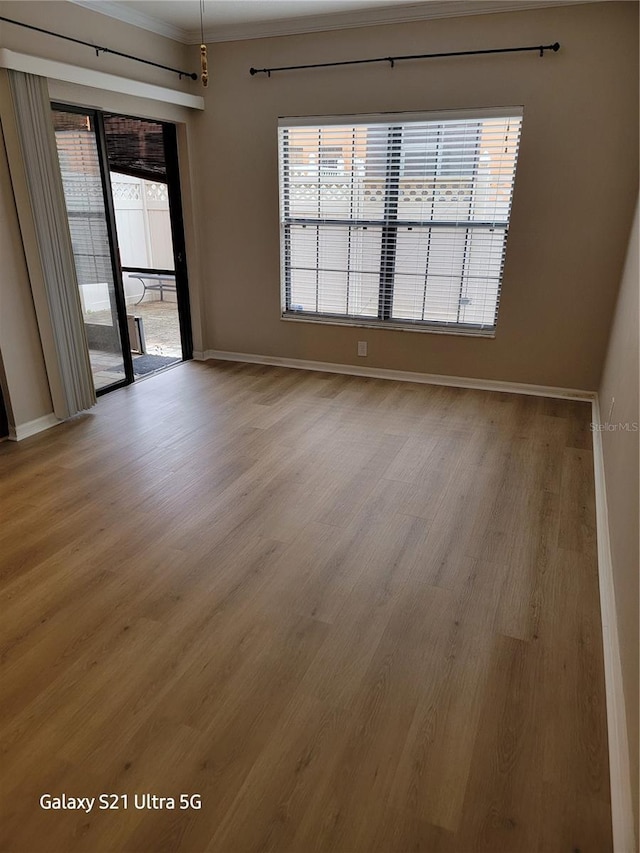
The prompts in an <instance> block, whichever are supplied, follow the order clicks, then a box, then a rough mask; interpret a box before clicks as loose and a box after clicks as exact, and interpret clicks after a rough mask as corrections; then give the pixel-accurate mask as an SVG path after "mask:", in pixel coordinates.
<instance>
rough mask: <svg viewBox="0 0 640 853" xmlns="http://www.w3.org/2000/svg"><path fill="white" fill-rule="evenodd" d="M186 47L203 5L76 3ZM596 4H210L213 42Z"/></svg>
mask: <svg viewBox="0 0 640 853" xmlns="http://www.w3.org/2000/svg"><path fill="white" fill-rule="evenodd" d="M72 2H75V3H78V4H79V5H81V6H85V7H87V8H90V9H93V10H94V11H96V12H100V13H102V14H103V15H108V16H109V17H112V18H118V19H119V20H121V21H126V22H127V23H130V24H134V25H135V26H138V27H142V28H143V29H146V30H150V31H151V32H154V33H158V34H159V35H164V36H168V37H169V38H172V39H175V40H176V41H180V42H183V43H184V44H198V43H199V42H200V2H199V0H72ZM581 2H582V3H584V2H595V0H418V2H416V0H205V2H204V32H205V40H206V41H208V42H215V41H231V40H234V39H246V38H262V37H265V36H277V35H292V34H294V33H304V32H315V31H319V30H333V29H344V28H349V27H357V26H363V25H367V24H383V23H400V22H404V21H418V20H424V19H426V18H446V17H456V16H459V15H477V14H486V13H490V12H501V11H510V10H523V9H531V8H538V7H541V6H566V5H570V4H573V3H581Z"/></svg>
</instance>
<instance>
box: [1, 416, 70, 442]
mask: <svg viewBox="0 0 640 853" xmlns="http://www.w3.org/2000/svg"><path fill="white" fill-rule="evenodd" d="M60 423H62V421H61V420H59V419H58V418H57V417H56V416H55V415H54V414H53V413H51V414H50V415H43V416H42V417H41V418H35V420H33V421H27V422H26V423H24V424H18V426H15V427H9V438H10V439H11V441H22V439H23V438H29V436H30V435H36V433H38V432H43V430H45V429H49V428H50V427H53V426H57V425H58V424H60Z"/></svg>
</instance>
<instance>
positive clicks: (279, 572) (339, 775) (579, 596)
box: [0, 363, 612, 853]
mask: <svg viewBox="0 0 640 853" xmlns="http://www.w3.org/2000/svg"><path fill="white" fill-rule="evenodd" d="M589 420H590V407H589V405H588V404H586V403H579V402H568V401H563V400H552V399H543V398H536V397H525V396H517V395H509V394H499V393H490V392H483V391H471V390H464V389H452V388H444V387H429V386H424V385H413V384H408V383H400V382H390V381H384V380H373V379H365V378H355V377H345V376H335V375H329V374H321V373H305V372H301V371H295V370H285V369H281V368H270V367H262V366H256V365H237V364H230V363H209V364H194V363H191V364H185V365H181V366H180V367H178V368H176V369H174V370H171V371H168V372H166V373H164V374H162V375H159V376H156V377H153V378H152V379H149V380H147V381H145V382H141V383H138V384H137V385H136V386H134V387H131V388H128V389H125V390H122V391H118V392H116V393H114V394H111V395H110V396H107V397H103V398H102V399H101V400H100V402H99V404H98V406H97V408H96V409H95V410H94V411H93V413H91V414H88V415H85V416H81V417H79V418H77V419H75V420H73V421H71V422H68V423H66V424H63V425H61V426H59V427H56V428H55V429H53V430H50V431H49V432H47V433H44V434H42V435H40V436H36V437H33V438H31V439H28V440H26V441H24V442H22V443H20V444H18V445H16V444H13V443H5V444H2V445H0V478H1V479H0V518H1V528H0V552H1V555H2V558H1V562H0V578H1V584H2V585H1V599H0V606H1V608H2V643H1V650H2V668H1V670H0V678H1V690H2V705H1V708H0V749H1V755H0V757H1V760H2V770H1V772H2V821H1V826H0V849H2V850H3V851H10V853H23V851H24V852H25V853H40V851H42V853H76V851H87V853H106V851H130V853H178V851H179V853H201V851H202V853H227V851H228V853H258V851H275V853H280V851H283V853H284V851H289V852H290V853H311V851H324V853H329V851H330V853H416V851H423V853H471V851H486V853H556V851H557V853H577V851H580V853H590V851H593V853H606V851H610V850H611V849H612V841H611V830H610V820H611V815H610V802H609V780H608V758H607V736H606V724H605V703H604V676H603V662H602V647H601V636H600V616H599V606H598V581H597V567H596V543H595V514H594V487H593V470H592V452H591V434H590V432H589ZM112 792H113V793H117V794H124V793H127V794H129V796H130V797H133V795H134V794H135V793H138V794H141V793H152V794H158V795H161V796H170V797H175V798H177V797H178V796H179V795H180V794H181V793H186V794H199V795H201V797H202V803H203V805H202V808H201V809H200V810H199V811H198V810H188V811H180V810H178V809H176V810H173V811H172V810H165V811H160V810H137V809H135V808H133V807H132V803H130V804H129V805H130V808H129V809H128V810H126V811H125V810H122V809H121V810H117V811H116V810H108V811H99V810H97V805H96V806H94V809H93V811H92V812H91V813H89V814H86V813H82V812H78V811H44V810H42V809H41V808H40V806H39V797H40V795H41V794H44V793H51V794H53V795H55V796H60V795H61V794H63V793H64V794H66V795H68V796H74V797H78V796H82V797H86V796H91V797H95V796H97V795H99V794H101V793H112Z"/></svg>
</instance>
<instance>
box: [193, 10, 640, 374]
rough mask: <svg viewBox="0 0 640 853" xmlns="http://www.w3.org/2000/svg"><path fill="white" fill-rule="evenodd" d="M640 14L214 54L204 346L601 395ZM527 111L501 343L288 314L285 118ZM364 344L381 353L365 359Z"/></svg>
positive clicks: (497, 23) (376, 32) (326, 38)
mask: <svg viewBox="0 0 640 853" xmlns="http://www.w3.org/2000/svg"><path fill="white" fill-rule="evenodd" d="M637 14H638V8H637V4H635V3H626V2H622V3H602V4H593V5H584V6H576V7H561V8H554V9H544V10H535V11H523V12H517V13H509V14H500V15H481V16H475V17H461V18H453V19H449V20H433V21H425V22H420V23H411V24H399V25H390V26H376V27H369V28H362V29H351V30H344V31H336V32H328V33H315V34H311V35H301V36H289V37H284V38H269V39H261V40H254V41H238V42H233V43H225V44H215V45H212V46H211V66H212V77H211V85H210V87H209V89H208V90H207V91H206V93H205V99H206V111H205V113H203V114H201V115H198V116H196V117H195V118H194V121H193V131H194V133H195V136H196V139H195V147H196V158H197V161H198V162H199V163H200V164H201V171H200V174H201V178H202V180H201V183H200V189H201V195H200V204H201V207H200V210H201V211H202V228H201V233H200V237H201V244H202V247H203V257H202V268H203V270H206V271H207V276H208V278H207V281H206V310H207V325H206V346H207V348H210V349H218V350H231V351H236V352H246V353H260V354H266V355H271V356H284V357H291V358H301V359H312V360H320V361H329V362H341V363H354V364H360V365H367V366H371V367H386V368H396V369H400V370H414V371H421V372H429V373H440V374H452V375H460V376H470V377H481V378H491V379H500V380H511V381H520V382H527V383H538V384H543V385H553V386H561V387H573V388H581V389H589V390H590V389H596V388H597V386H598V380H599V376H600V371H601V365H602V359H603V357H604V351H605V347H606V341H607V335H608V329H609V324H610V320H611V315H612V311H613V306H614V303H615V297H616V290H617V283H618V281H619V276H620V270H621V268H622V262H623V258H624V251H625V239H626V235H627V234H628V230H629V223H630V221H631V216H632V214H633V205H634V201H635V195H634V193H635V190H634V187H635V185H636V178H637V169H638V164H637V158H638V148H637V146H638V139H637V125H638V121H637V117H638V73H637V67H638V18H637ZM555 40H558V41H560V42H561V44H562V49H561V51H560V52H559V53H557V54H552V55H548V56H545V58H544V59H540V58H539V57H538V55H537V54H523V55H512V56H491V57H475V58H464V59H446V60H431V61H422V62H420V61H418V62H407V63H401V64H399V65H397V66H396V68H395V69H394V70H391V69H390V68H389V67H388V66H387V65H386V64H385V65H380V66H362V67H355V68H354V67H351V68H336V69H327V70H310V71H297V72H291V73H287V74H274V75H273V76H272V77H271V78H270V79H268V78H267V77H266V76H257V77H250V75H249V73H248V71H249V68H250V66H256V67H263V66H270V65H288V64H297V63H305V62H323V61H331V60H340V59H354V58H362V57H372V56H381V55H382V56H387V55H389V54H403V53H424V52H429V51H443V50H457V49H464V48H467V49H474V48H478V49H479V48H486V47H492V46H511V45H520V44H540V43H550V42H553V41H555ZM196 58H197V49H196V48H192V60H191V64H193V63H194V62H195V61H196ZM519 104H522V105H524V123H523V136H522V147H521V153H520V164H519V169H518V175H517V179H516V188H515V197H514V205H513V215H512V224H511V235H510V238H509V245H508V249H507V260H506V270H505V278H504V289H503V299H502V303H501V309H500V316H499V320H498V330H497V335H496V338H495V340H485V339H481V340H479V339H476V338H471V337H461V336H451V335H438V334H425V333H416V332H399V331H395V330H394V331H390V330H389V331H387V330H374V329H367V330H363V329H357V328H345V327H338V326H328V325H318V324H315V325H314V324H309V323H300V322H286V321H282V320H280V282H279V263H280V260H279V231H278V167H277V145H276V123H277V118H278V116H282V115H285V116H286V115H322V114H338V113H344V114H350V113H366V112H381V111H389V110H429V109H442V108H475V107H482V106H498V105H519ZM358 340H367V341H368V342H369V357H368V358H367V359H358V358H357V356H356V342H357V341H358Z"/></svg>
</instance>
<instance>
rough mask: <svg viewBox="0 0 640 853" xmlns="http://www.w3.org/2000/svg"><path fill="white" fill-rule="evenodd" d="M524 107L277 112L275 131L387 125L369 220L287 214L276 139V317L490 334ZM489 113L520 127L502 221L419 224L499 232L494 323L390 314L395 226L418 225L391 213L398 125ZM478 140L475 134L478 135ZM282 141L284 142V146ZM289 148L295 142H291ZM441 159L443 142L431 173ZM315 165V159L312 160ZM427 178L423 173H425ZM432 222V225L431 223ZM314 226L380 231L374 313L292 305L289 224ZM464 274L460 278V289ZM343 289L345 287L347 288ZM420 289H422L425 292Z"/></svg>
mask: <svg viewBox="0 0 640 853" xmlns="http://www.w3.org/2000/svg"><path fill="white" fill-rule="evenodd" d="M523 115H524V110H523V107H522V106H510V107H497V108H496V107H491V108H485V109H473V110H455V111H453V110H446V111H439V112H435V111H430V112H427V113H416V112H405V113H394V114H389V113H381V114H375V115H344V116H298V117H281V118H280V119H279V120H278V128H279V132H280V131H281V130H290V129H293V128H296V127H310V128H316V127H318V128H324V127H330V126H331V125H336V126H346V127H358V126H365V127H371V126H375V125H380V126H381V127H384V128H387V129H388V135H387V143H388V149H387V157H386V160H385V168H386V174H385V176H384V179H385V186H384V213H383V216H382V218H381V219H375V220H369V219H366V220H364V219H363V220H353V219H336V220H332V219H327V218H324V219H313V218H304V217H291V216H290V208H289V203H290V202H289V190H290V184H289V182H288V178H289V166H290V165H291V162H290V159H289V158H288V157H282V153H281V144H282V143H281V141H280V140H279V144H278V163H279V190H280V228H281V242H280V245H281V254H280V266H281V305H280V311H281V314H280V319H281V320H283V321H285V322H298V323H300V322H302V323H320V324H326V325H332V326H336V325H339V326H340V325H342V326H353V327H363V328H382V329H396V330H400V331H412V332H421V333H428V334H449V335H463V336H472V337H482V338H494V337H495V335H496V327H497V321H498V312H499V305H500V296H501V292H502V286H503V279H504V262H505V259H506V247H507V238H508V234H509V229H510V225H511V209H512V204H513V196H514V193H515V180H516V173H517V165H518V159H519V152H520V141H521V133H522V123H523ZM492 118H514V119H515V118H518V119H519V121H520V126H519V129H518V137H517V140H516V145H515V153H514V165H513V178H512V184H511V196H510V199H509V207H508V210H507V215H506V220H500V221H498V220H495V221H492V222H489V221H487V222H483V221H475V220H466V221H463V222H457V221H446V222H442V223H437V222H435V221H430V220H426V221H425V222H424V223H422V227H424V226H426V227H427V228H429V230H431V229H432V228H433V227H438V226H439V225H444V226H446V227H448V228H451V227H462V228H465V229H466V235H467V236H466V238H465V239H466V240H467V241H468V239H469V232H470V231H471V232H473V231H475V230H476V229H481V228H485V229H486V228H488V229H490V230H492V231H493V230H495V229H496V228H498V229H500V230H503V232H504V237H503V241H504V248H503V250H502V264H501V269H500V275H499V279H498V292H497V296H496V310H495V315H494V324H493V325H492V326H489V325H488V324H484V323H482V324H479V323H464V322H460V321H459V319H458V321H456V322H451V321H449V320H447V321H437V320H432V319H429V320H411V319H408V318H396V317H392V316H391V314H392V312H393V289H394V277H395V258H396V246H397V237H398V231H399V229H400V228H406V227H408V228H413V227H415V226H416V225H417V224H418V220H400V219H398V216H397V208H398V192H397V191H398V187H399V183H400V180H401V179H402V178H403V177H405V168H406V153H405V156H404V157H403V154H402V145H401V141H402V126H404V127H406V125H407V122H408V121H410V122H415V123H420V122H433V123H434V124H435V123H437V122H438V121H439V120H440V121H452V120H456V119H460V120H474V119H475V120H478V121H479V122H483V121H485V120H490V119H492ZM396 120H397V121H398V122H399V123H401V125H402V126H397V127H394V126H393V124H394V121H396ZM478 139H479V137H478ZM286 144H287V143H285V145H286ZM292 147H295V146H292ZM445 158H446V148H445V147H444V146H443V148H442V149H440V150H439V152H438V161H439V162H438V167H437V171H436V176H438V177H442V175H440V171H441V165H442V161H443V160H444V159H445ZM318 165H319V164H318ZM427 179H428V178H427ZM434 223H435V224H434ZM300 224H301V225H303V226H312V227H313V226H315V227H317V228H318V229H319V228H320V227H321V226H331V225H336V226H341V227H345V226H346V227H349V228H351V227H360V226H362V227H365V228H367V227H371V228H378V229H381V230H382V237H381V252H380V265H379V267H380V276H379V285H378V315H377V316H376V317H374V316H366V315H360V316H355V315H341V314H329V313H324V312H317V313H315V312H311V311H300V310H298V309H295V308H292V307H291V305H292V283H291V264H290V263H289V264H287V258H289V259H290V257H291V226H292V225H300ZM463 282H464V276H462V277H461V293H462V283H463ZM347 289H348V288H347ZM425 293H426V291H425ZM462 304H463V297H462V296H460V297H459V301H458V318H459V317H460V309H461V306H462Z"/></svg>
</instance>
